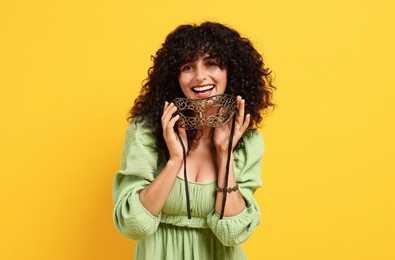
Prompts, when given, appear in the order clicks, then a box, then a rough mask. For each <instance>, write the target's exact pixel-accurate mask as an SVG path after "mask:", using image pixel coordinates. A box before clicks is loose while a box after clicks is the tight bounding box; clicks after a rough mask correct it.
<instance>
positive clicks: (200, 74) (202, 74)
mask: <svg viewBox="0 0 395 260" xmlns="http://www.w3.org/2000/svg"><path fill="white" fill-rule="evenodd" d="M206 77H207V75H206V70H205V69H204V67H203V66H197V67H196V74H195V78H196V80H197V81H199V82H200V81H204V80H205V79H206Z"/></svg>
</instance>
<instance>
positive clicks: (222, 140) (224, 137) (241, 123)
mask: <svg viewBox="0 0 395 260" xmlns="http://www.w3.org/2000/svg"><path fill="white" fill-rule="evenodd" d="M244 105H245V100H244V99H242V98H241V96H237V97H236V106H237V110H236V113H235V114H234V115H233V116H235V117H236V121H235V130H234V134H233V143H232V150H233V149H234V148H235V146H236V144H237V142H238V141H239V140H240V138H241V137H242V136H243V134H244V132H245V131H246V130H247V129H248V125H249V124H250V117H251V116H250V114H247V115H245V116H244ZM232 121H233V118H231V119H230V120H229V121H228V123H226V124H225V125H223V126H221V127H217V128H215V129H214V137H213V138H214V145H215V148H216V150H217V154H226V153H227V152H228V146H229V138H230V133H231V128H232Z"/></svg>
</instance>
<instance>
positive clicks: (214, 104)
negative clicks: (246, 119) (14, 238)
mask: <svg viewBox="0 0 395 260" xmlns="http://www.w3.org/2000/svg"><path fill="white" fill-rule="evenodd" d="M172 102H173V103H174V105H175V106H176V107H177V108H178V111H177V112H178V114H179V115H180V119H179V120H178V121H177V124H178V126H180V127H183V128H185V129H186V130H191V129H195V128H197V127H199V126H210V127H220V126H223V125H225V124H226V123H227V122H228V121H229V119H230V118H232V116H233V115H234V113H235V111H236V98H235V97H234V96H231V95H228V94H219V95H215V96H211V97H208V98H204V99H187V98H176V99H174V100H173V101H172Z"/></svg>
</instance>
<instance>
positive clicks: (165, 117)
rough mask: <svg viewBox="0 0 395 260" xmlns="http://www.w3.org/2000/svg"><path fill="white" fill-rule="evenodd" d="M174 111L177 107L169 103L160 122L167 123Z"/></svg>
mask: <svg viewBox="0 0 395 260" xmlns="http://www.w3.org/2000/svg"><path fill="white" fill-rule="evenodd" d="M176 111H177V107H176V106H175V105H174V104H173V103H170V104H169V105H168V106H167V107H166V108H165V109H164V111H163V115H162V121H163V122H168V121H169V120H170V119H171V118H172V117H173V114H174V113H175V112H176Z"/></svg>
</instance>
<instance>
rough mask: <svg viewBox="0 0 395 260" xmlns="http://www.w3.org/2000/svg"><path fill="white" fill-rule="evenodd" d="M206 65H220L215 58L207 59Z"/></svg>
mask: <svg viewBox="0 0 395 260" xmlns="http://www.w3.org/2000/svg"><path fill="white" fill-rule="evenodd" d="M206 65H207V66H208V67H213V66H218V61H216V60H214V59H210V60H207V61H206Z"/></svg>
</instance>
